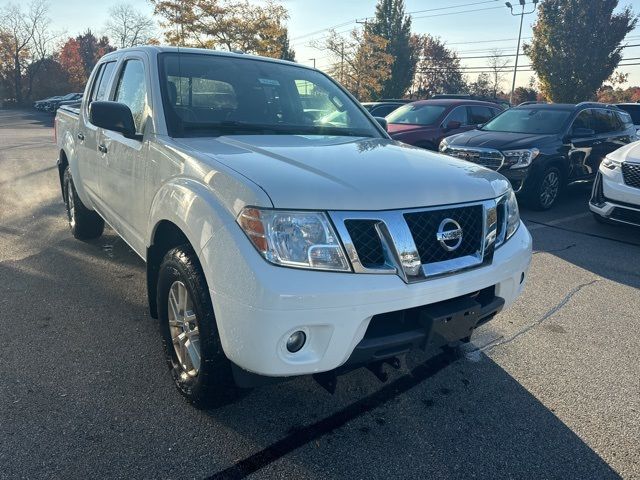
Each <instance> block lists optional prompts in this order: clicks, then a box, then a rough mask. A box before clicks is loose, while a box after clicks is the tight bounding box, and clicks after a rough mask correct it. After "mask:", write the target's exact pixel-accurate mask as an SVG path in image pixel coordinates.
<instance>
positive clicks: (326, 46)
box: [315, 29, 393, 102]
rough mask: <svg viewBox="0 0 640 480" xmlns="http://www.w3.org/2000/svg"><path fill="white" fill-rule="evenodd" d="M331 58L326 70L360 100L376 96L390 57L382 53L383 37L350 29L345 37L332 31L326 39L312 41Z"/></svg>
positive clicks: (385, 44)
mask: <svg viewBox="0 0 640 480" xmlns="http://www.w3.org/2000/svg"><path fill="white" fill-rule="evenodd" d="M315 46H316V48H319V49H322V50H325V51H327V52H328V53H329V56H330V57H331V59H332V65H331V67H330V68H329V73H330V74H331V75H332V76H334V77H335V78H337V79H338V81H339V82H340V83H341V84H342V85H343V86H344V87H346V88H347V90H349V91H350V92H351V93H352V94H353V95H355V97H356V98H358V100H360V101H361V102H364V101H368V100H373V99H378V98H380V95H381V94H382V90H383V88H384V83H385V81H387V80H388V78H389V76H390V67H391V64H392V63H393V58H392V57H391V55H389V54H388V53H387V52H386V47H387V40H385V39H384V38H382V37H378V36H377V35H374V34H372V33H371V32H370V31H369V29H365V30H364V32H362V31H360V30H358V29H353V30H352V31H351V33H350V34H349V37H348V38H343V37H341V36H340V35H338V34H337V33H336V32H335V31H332V32H331V33H330V35H329V37H328V38H327V39H326V41H325V42H324V43H322V44H316V45H315Z"/></svg>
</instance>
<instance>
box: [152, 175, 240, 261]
mask: <svg viewBox="0 0 640 480" xmlns="http://www.w3.org/2000/svg"><path fill="white" fill-rule="evenodd" d="M162 221H169V222H171V223H173V224H175V225H176V226H177V227H178V228H179V229H180V230H182V232H183V233H184V235H185V236H186V237H187V239H188V240H189V243H191V246H192V247H193V249H194V250H195V251H196V253H199V252H200V251H201V250H202V248H203V247H204V246H205V245H206V243H207V242H208V241H209V239H211V237H212V236H213V235H214V233H215V232H216V231H217V230H218V229H219V228H221V227H222V226H223V225H225V224H226V223H229V222H234V221H235V218H234V217H233V215H232V213H231V212H229V211H228V210H227V209H226V208H225V207H224V206H223V205H222V204H221V202H220V201H218V199H217V198H216V197H215V195H214V193H213V191H212V190H211V189H210V188H209V187H208V186H207V185H205V184H202V183H200V182H198V181H196V180H193V179H189V178H174V179H172V180H170V181H169V182H167V183H165V184H164V185H163V186H162V187H161V188H160V189H159V190H158V192H157V193H156V195H155V197H154V199H153V201H152V203H151V210H150V214H149V224H148V228H147V238H146V242H147V247H149V246H151V245H152V244H153V239H154V236H155V232H156V228H157V226H158V225H159V224H160V222H162Z"/></svg>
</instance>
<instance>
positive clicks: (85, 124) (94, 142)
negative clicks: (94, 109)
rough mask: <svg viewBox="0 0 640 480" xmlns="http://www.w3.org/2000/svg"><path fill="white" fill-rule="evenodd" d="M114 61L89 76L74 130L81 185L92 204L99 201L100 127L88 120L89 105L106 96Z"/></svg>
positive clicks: (101, 66)
mask: <svg viewBox="0 0 640 480" xmlns="http://www.w3.org/2000/svg"><path fill="white" fill-rule="evenodd" d="M115 65H116V62H115V61H112V62H105V63H103V64H101V65H99V66H98V67H97V68H96V70H95V73H94V75H93V77H92V78H91V87H90V89H89V91H88V93H87V94H88V97H87V100H86V101H85V102H84V103H83V104H82V108H81V109H80V117H79V119H78V131H77V132H76V137H77V138H76V142H77V143H76V145H77V159H78V174H79V176H80V179H81V181H82V187H83V188H84V190H85V192H86V193H87V195H89V196H90V197H91V200H92V202H93V203H94V204H96V203H99V201H98V202H96V200H99V199H100V187H99V184H98V179H99V178H100V175H101V167H102V165H101V164H100V161H99V158H98V136H99V134H100V129H99V128H98V127H96V126H95V125H93V124H92V123H91V122H90V121H89V107H90V105H91V102H93V101H95V100H105V99H106V98H107V96H108V93H109V92H108V86H109V84H110V82H111V79H112V77H113V71H114V69H115Z"/></svg>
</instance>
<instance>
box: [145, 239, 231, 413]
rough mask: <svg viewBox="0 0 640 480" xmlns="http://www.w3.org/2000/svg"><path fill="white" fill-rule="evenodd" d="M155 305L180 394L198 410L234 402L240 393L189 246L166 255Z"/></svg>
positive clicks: (168, 358) (198, 264)
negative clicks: (156, 305) (156, 304)
mask: <svg viewBox="0 0 640 480" xmlns="http://www.w3.org/2000/svg"><path fill="white" fill-rule="evenodd" d="M157 301H158V318H159V320H160V328H161V330H162V336H163V342H164V350H165V356H166V360H167V364H168V366H169V370H170V371H171V375H172V377H173V380H174V382H175V384H176V387H177V388H178V390H179V391H180V393H182V395H184V396H185V397H186V398H187V400H188V401H189V402H191V403H192V404H193V405H194V406H195V407H197V408H210V407H219V406H222V405H225V404H227V403H230V402H232V401H233V400H235V399H236V398H237V397H238V394H239V389H238V388H237V387H236V385H235V382H234V380H233V374H232V371H231V362H230V361H229V360H228V359H227V357H226V355H225V354H224V351H223V350H222V344H221V342H220V337H219V335H218V329H217V326H216V319H215V315H214V311H213V305H212V303H211V296H210V293H209V289H208V287H207V282H206V279H205V277H204V274H203V272H202V268H201V266H200V262H199V261H198V259H197V257H196V254H195V252H194V251H193V249H192V248H191V247H189V246H187V245H184V246H180V247H176V248H174V249H172V250H170V251H169V252H167V254H166V255H165V257H164V259H163V261H162V264H161V265H160V272H159V277H158V298H157Z"/></svg>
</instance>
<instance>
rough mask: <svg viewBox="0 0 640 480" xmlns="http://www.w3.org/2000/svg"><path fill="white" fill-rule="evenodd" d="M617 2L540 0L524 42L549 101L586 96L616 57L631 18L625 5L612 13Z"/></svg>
mask: <svg viewBox="0 0 640 480" xmlns="http://www.w3.org/2000/svg"><path fill="white" fill-rule="evenodd" d="M617 6H618V0H598V1H593V0H545V1H544V2H542V3H541V4H540V7H539V11H538V19H537V20H536V23H535V24H534V26H533V39H532V41H531V43H529V44H526V45H525V46H524V52H525V54H526V55H528V57H529V58H530V60H531V66H532V67H533V69H534V71H535V72H536V73H537V75H538V78H539V79H540V89H541V91H542V93H543V94H544V95H545V96H546V97H547V98H548V99H549V100H551V101H553V102H570V103H575V102H580V101H583V100H588V99H590V98H592V97H593V96H594V94H595V92H596V90H597V89H598V87H600V86H601V85H602V83H603V82H604V81H605V80H606V79H607V78H609V77H610V76H611V74H612V73H613V71H614V70H615V68H616V67H617V66H618V64H619V63H620V60H621V59H622V45H621V44H622V41H623V40H624V37H625V36H626V35H627V33H629V32H630V31H631V30H633V29H634V28H635V26H636V23H637V17H636V16H635V15H634V14H633V12H632V11H631V9H630V8H629V7H626V8H624V9H623V10H622V11H621V12H620V13H616V14H614V13H613V12H614V10H615V9H616V8H617Z"/></svg>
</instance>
